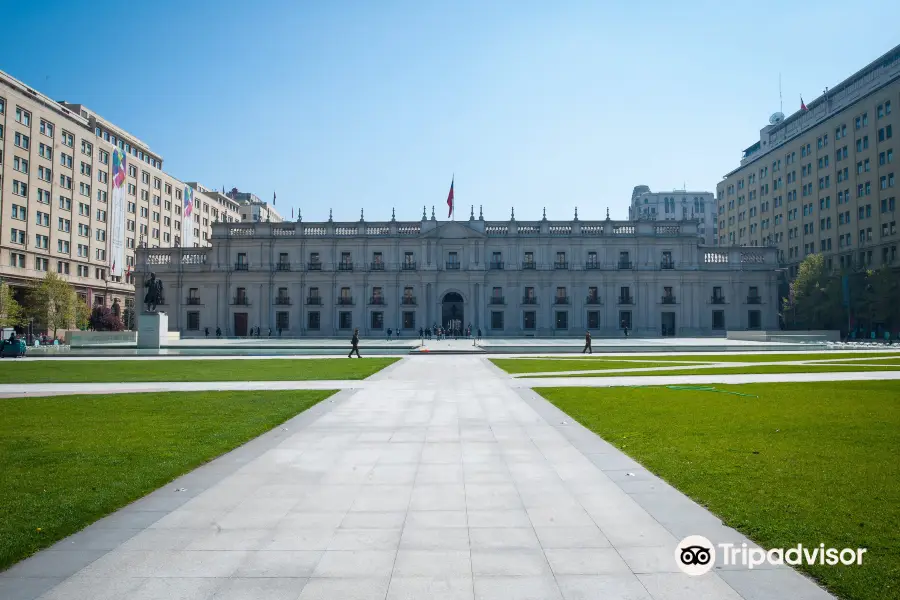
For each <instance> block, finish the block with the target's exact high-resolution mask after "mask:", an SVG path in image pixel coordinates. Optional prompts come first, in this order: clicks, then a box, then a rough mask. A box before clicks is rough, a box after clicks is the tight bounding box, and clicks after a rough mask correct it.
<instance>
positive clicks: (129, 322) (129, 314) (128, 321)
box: [122, 305, 134, 330]
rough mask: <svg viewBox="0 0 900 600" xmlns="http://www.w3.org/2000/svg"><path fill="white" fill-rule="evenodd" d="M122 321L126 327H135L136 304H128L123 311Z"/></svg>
mask: <svg viewBox="0 0 900 600" xmlns="http://www.w3.org/2000/svg"><path fill="white" fill-rule="evenodd" d="M122 323H123V325H125V329H132V330H133V329H134V306H133V305H132V306H130V307H128V306H126V308H125V310H123V311H122Z"/></svg>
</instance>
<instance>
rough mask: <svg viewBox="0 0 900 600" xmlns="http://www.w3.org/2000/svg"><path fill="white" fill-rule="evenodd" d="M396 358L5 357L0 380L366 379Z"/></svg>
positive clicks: (92, 381) (116, 381)
mask: <svg viewBox="0 0 900 600" xmlns="http://www.w3.org/2000/svg"><path fill="white" fill-rule="evenodd" d="M398 360H400V359H399V358H362V359H356V358H354V359H347V358H343V357H342V358H315V359H294V360H292V359H286V358H277V359H265V360H252V359H250V360H244V359H240V360H235V359H231V360H227V359H226V360H215V359H203V360H125V359H120V360H52V359H50V360H32V361H28V360H26V361H13V360H9V361H6V360H4V362H3V369H0V383H120V382H130V381H307V380H312V379H320V380H322V379H330V380H335V379H365V378H366V377H369V376H370V375H373V374H375V373H377V372H378V371H380V370H381V369H383V368H385V367H387V366H388V365H391V364H393V363H395V362H397V361H398Z"/></svg>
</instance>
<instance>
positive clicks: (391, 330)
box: [387, 327, 394, 341]
mask: <svg viewBox="0 0 900 600" xmlns="http://www.w3.org/2000/svg"><path fill="white" fill-rule="evenodd" d="M392 333H394V330H393V329H391V328H390V327H388V330H387V334H388V341H391V334H392Z"/></svg>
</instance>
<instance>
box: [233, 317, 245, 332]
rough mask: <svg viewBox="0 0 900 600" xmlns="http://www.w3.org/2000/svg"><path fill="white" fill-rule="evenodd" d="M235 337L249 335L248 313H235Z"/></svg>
mask: <svg viewBox="0 0 900 600" xmlns="http://www.w3.org/2000/svg"><path fill="white" fill-rule="evenodd" d="M234 335H236V336H238V337H244V336H246V335H247V313H234Z"/></svg>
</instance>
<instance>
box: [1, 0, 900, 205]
mask: <svg viewBox="0 0 900 600" xmlns="http://www.w3.org/2000/svg"><path fill="white" fill-rule="evenodd" d="M605 5H606V6H605ZM73 6H74V5H73V4H72V3H71V2H61V1H57V0H45V1H43V2H21V3H18V4H16V6H15V10H5V11H4V21H5V23H4V30H5V31H6V32H13V31H20V32H22V35H21V36H13V35H6V36H3V39H2V41H0V69H2V70H4V71H7V72H8V73H10V74H11V75H13V76H14V77H17V78H19V79H21V80H23V81H24V82H26V83H27V84H29V85H30V86H32V87H34V88H35V89H38V90H39V91H41V92H43V93H45V94H47V95H49V96H51V97H53V98H55V99H58V100H67V101H70V102H81V103H83V104H85V105H87V106H89V107H91V108H92V109H93V110H95V111H97V112H98V113H100V114H101V115H103V116H104V117H106V118H107V119H109V120H111V121H112V122H113V123H116V124H117V125H119V126H121V127H123V128H125V129H127V130H128V131H130V132H132V133H133V134H135V135H137V136H138V137H140V138H141V139H143V140H144V141H145V142H147V143H148V144H149V145H150V147H151V148H153V149H154V150H155V151H156V152H159V153H161V154H162V156H163V158H164V161H165V163H164V168H165V170H166V171H168V172H170V173H172V174H173V175H174V176H175V177H178V178H179V179H182V180H188V181H194V180H197V181H200V182H201V183H203V184H204V185H207V186H211V187H217V188H221V186H223V185H224V186H226V187H227V188H228V189H231V188H232V187H237V188H239V189H241V190H245V191H252V192H254V193H256V194H257V195H259V196H260V197H262V198H263V199H269V200H270V199H271V197H272V192H273V190H275V191H277V193H278V201H277V205H276V207H277V208H278V209H279V211H280V212H281V213H282V214H286V215H287V216H290V212H291V211H290V209H291V207H294V208H302V210H303V217H304V220H317V219H325V218H327V216H328V210H329V208H332V209H333V210H334V218H335V219H336V220H356V219H359V214H360V209H361V208H365V215H366V218H367V219H371V220H376V219H388V218H390V214H391V209H392V208H393V207H395V208H396V210H397V218H398V219H401V220H413V219H418V218H420V217H421V214H422V206H423V205H427V207H428V213H429V215H430V213H431V206H432V205H434V206H436V208H437V215H438V217H439V218H443V217H446V212H442V210H445V209H446V205H445V204H444V202H445V200H446V195H447V190H448V187H449V184H450V178H451V176H452V175H453V174H454V173H455V175H456V198H457V203H458V204H457V206H458V208H457V218H458V219H465V218H468V214H469V206H470V205H472V204H474V205H475V214H476V216H477V214H478V206H479V205H483V206H484V214H485V218H487V219H507V218H509V216H510V209H511V207H515V213H516V218H517V219H520V220H528V219H539V218H540V216H541V210H542V208H543V207H546V208H547V216H548V218H559V219H568V218H571V217H572V216H573V213H574V208H575V207H576V206H577V207H578V213H579V217H580V218H582V219H590V218H603V217H604V216H605V211H606V207H607V206H608V207H609V208H610V211H611V215H612V217H613V218H617V217H618V218H625V216H626V215H627V207H628V202H629V199H630V195H631V190H632V188H633V187H634V186H635V185H638V184H646V185H649V186H650V187H651V189H654V190H664V189H673V188H676V187H677V188H680V187H682V186H683V185H684V184H686V185H687V187H688V188H690V189H704V190H710V191H713V190H714V189H715V185H716V183H717V182H718V181H720V179H721V177H722V175H724V174H725V173H726V172H728V171H729V170H731V169H733V168H734V167H736V166H737V165H738V161H739V159H740V155H741V151H742V150H743V149H744V148H745V147H747V146H749V145H750V144H752V143H753V142H754V141H756V140H758V137H759V129H760V128H761V127H762V126H763V125H765V123H766V121H767V119H768V116H769V115H770V114H771V113H772V112H774V111H776V110H778V76H779V73H781V77H782V88H783V96H784V112H785V113H786V114H790V113H791V112H793V111H795V110H796V109H797V108H798V107H799V96H800V94H803V97H804V99H805V100H807V101H809V100H812V99H813V98H815V97H817V96H818V95H820V94H821V92H822V90H823V89H824V87H825V86H834V85H835V84H837V83H838V82H839V81H841V80H842V79H844V78H845V77H847V76H849V75H850V74H851V73H853V72H854V71H856V70H857V69H859V68H861V67H863V66H864V65H866V64H867V63H869V62H870V61H872V60H874V59H875V58H877V57H878V56H879V55H881V54H882V53H884V52H886V51H887V50H889V49H890V48H891V47H892V46H893V45H895V44H896V43H898V39H897V37H896V28H894V27H890V26H888V24H889V23H897V22H900V3H897V2H896V1H890V0H872V1H868V2H847V1H846V0H842V1H835V0H822V1H820V2H816V3H810V2H808V1H807V2H784V1H780V2H774V1H768V0H764V1H758V2H754V3H746V2H743V3H733V2H719V1H718V0H707V1H694V2H662V1H642V0H634V1H631V2H608V3H604V2H599V1H593V2H591V1H584V2H576V1H564V0H563V1H560V2H547V1H544V2H536V1H533V0H520V1H506V0H502V1H501V0H495V1H487V2H484V1H480V2H479V1H470V0H461V1H457V2H442V3H439V2H429V1H421V0H419V1H415V0H410V1H391V0H385V1H383V2H377V3H376V2H366V1H363V0H355V1H343V0H335V1H332V2H325V1H319V2H315V1H313V0H300V1H294V2H291V1H286V0H274V1H269V2H266V1H261V2H238V1H234V0H221V1H219V2H212V1H207V0H199V1H196V2H193V1H192V2H184V1H179V2H173V1H169V0H160V1H156V2H137V3H122V2H107V1H106V0H98V1H96V2H91V3H84V4H83V7H82V8H78V9H77V10H76V9H75V8H73ZM81 32H89V33H90V34H89V35H81ZM23 40H27V43H28V51H27V52H22V51H20V47H19V44H21V43H26V42H23Z"/></svg>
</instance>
